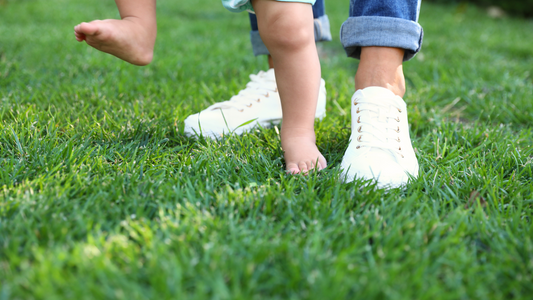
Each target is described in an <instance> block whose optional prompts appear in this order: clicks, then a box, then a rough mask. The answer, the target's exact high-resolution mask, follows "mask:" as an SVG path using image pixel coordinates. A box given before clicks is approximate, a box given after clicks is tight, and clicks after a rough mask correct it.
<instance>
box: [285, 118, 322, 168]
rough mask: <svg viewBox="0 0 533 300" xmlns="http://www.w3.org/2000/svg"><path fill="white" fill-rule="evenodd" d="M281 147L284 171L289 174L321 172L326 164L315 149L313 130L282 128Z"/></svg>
mask: <svg viewBox="0 0 533 300" xmlns="http://www.w3.org/2000/svg"><path fill="white" fill-rule="evenodd" d="M281 147H282V148H283V151H284V157H285V165H286V170H287V172H288V173H290V174H298V173H302V174H306V173H307V172H309V171H311V170H315V169H316V170H322V169H324V168H325V167H326V166H327V165H328V163H327V161H326V159H325V158H324V156H323V155H322V153H320V151H318V148H317V147H316V138H315V132H314V130H312V129H311V130H302V129H300V128H296V129H291V128H283V129H282V132H281Z"/></svg>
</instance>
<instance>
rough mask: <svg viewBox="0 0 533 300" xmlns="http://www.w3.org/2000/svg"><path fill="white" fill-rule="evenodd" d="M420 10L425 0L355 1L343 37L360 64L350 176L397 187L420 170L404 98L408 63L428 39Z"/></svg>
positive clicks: (349, 155) (345, 164)
mask: <svg viewBox="0 0 533 300" xmlns="http://www.w3.org/2000/svg"><path fill="white" fill-rule="evenodd" d="M419 11H420V1H419V0H394V1H386V0H371V1H369V0H365V1H355V0H351V2H350V18H348V20H347V21H346V22H345V23H344V24H343V26H342V28H341V41H342V43H343V46H344V48H345V50H346V53H347V54H348V56H350V57H353V58H357V59H360V63H359V67H358V70H357V73H356V75H355V87H356V93H355V94H354V96H353V97H352V135H351V137H350V139H351V142H350V145H349V147H348V149H347V151H346V154H345V156H344V158H343V161H342V163H341V165H342V168H343V169H344V176H345V178H346V180H347V181H352V180H353V179H355V178H364V179H371V178H373V179H376V180H377V183H378V186H380V187H387V186H393V187H394V186H400V185H402V184H405V183H406V182H407V181H408V179H409V175H411V176H415V177H416V176H417V175H418V162H417V160H416V156H415V154H414V151H413V148H412V145H411V142H410V137H409V127H408V121H407V113H406V105H405V102H404V101H403V99H401V97H403V95H404V93H405V79H404V75H403V69H402V63H403V61H406V60H409V59H411V58H412V57H413V56H414V55H415V54H416V53H417V52H418V51H419V50H420V47H421V44H422V37H423V31H422V28H421V27H420V25H419V24H418V23H417V21H418V14H419ZM408 174H409V175H408Z"/></svg>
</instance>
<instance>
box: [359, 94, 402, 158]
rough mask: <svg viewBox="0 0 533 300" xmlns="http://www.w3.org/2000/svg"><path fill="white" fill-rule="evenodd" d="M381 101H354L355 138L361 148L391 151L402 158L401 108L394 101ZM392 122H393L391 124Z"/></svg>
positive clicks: (385, 99) (384, 99)
mask: <svg viewBox="0 0 533 300" xmlns="http://www.w3.org/2000/svg"><path fill="white" fill-rule="evenodd" d="M379 100H380V101H378V102H374V101H365V99H364V98H363V99H357V98H356V99H354V103H353V104H354V105H355V106H356V118H357V119H356V120H355V122H356V128H355V129H354V132H353V133H352V134H353V138H355V139H356V140H357V142H358V144H357V147H356V148H357V149H360V148H361V147H371V148H379V149H383V150H389V151H391V153H395V154H397V155H399V156H400V157H404V156H403V154H402V148H401V144H400V142H401V140H400V122H401V119H400V117H401V112H402V110H401V108H399V107H397V105H395V103H394V101H393V100H392V99H387V98H381V99H379ZM391 121H392V122H391Z"/></svg>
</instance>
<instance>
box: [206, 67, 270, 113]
mask: <svg viewBox="0 0 533 300" xmlns="http://www.w3.org/2000/svg"><path fill="white" fill-rule="evenodd" d="M277 92H278V89H277V85H276V81H275V80H274V81H272V80H268V78H267V76H266V72H263V71H261V72H259V74H257V75H256V74H251V75H250V82H248V83H247V84H246V88H245V89H243V90H241V91H240V92H239V93H238V94H237V95H235V96H233V97H231V99H230V100H228V101H223V102H219V103H215V104H213V105H211V106H210V107H208V108H207V110H215V109H237V110H238V111H240V112H243V111H244V110H245V109H246V108H250V107H252V105H253V104H254V103H261V101H262V100H264V99H265V98H268V97H270V95H271V94H272V93H277Z"/></svg>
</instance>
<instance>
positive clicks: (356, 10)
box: [250, 0, 424, 61]
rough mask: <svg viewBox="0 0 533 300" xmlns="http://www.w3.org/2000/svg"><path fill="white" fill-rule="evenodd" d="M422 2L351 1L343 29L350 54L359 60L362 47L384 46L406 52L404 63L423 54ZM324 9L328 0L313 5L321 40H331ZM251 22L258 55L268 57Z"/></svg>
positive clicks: (405, 0)
mask: <svg viewBox="0 0 533 300" xmlns="http://www.w3.org/2000/svg"><path fill="white" fill-rule="evenodd" d="M420 3H421V0H350V14H349V16H350V17H349V18H348V20H346V21H345V22H344V23H343V24H342V27H341V42H342V45H343V47H344V50H345V51H346V54H347V55H348V56H349V57H353V58H357V59H359V58H360V56H361V47H367V46H382V47H394V48H401V49H405V56H404V61H407V60H409V59H411V58H413V56H415V54H416V53H418V51H420V47H421V46H422V39H423V37H424V31H423V30H422V27H421V26H420V25H419V24H418V15H419V13H420ZM324 8H325V7H324V0H317V1H316V3H315V5H314V6H313V14H314V17H315V40H317V41H329V40H331V33H330V31H329V20H328V18H327V15H326V14H325V9H324ZM250 21H251V23H252V31H251V33H250V37H251V40H252V47H253V50H254V54H255V55H260V54H268V50H267V49H266V47H265V45H264V44H263V42H262V41H261V37H260V36H259V32H258V31H257V19H256V18H255V15H252V14H250ZM317 28H318V29H317Z"/></svg>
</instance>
